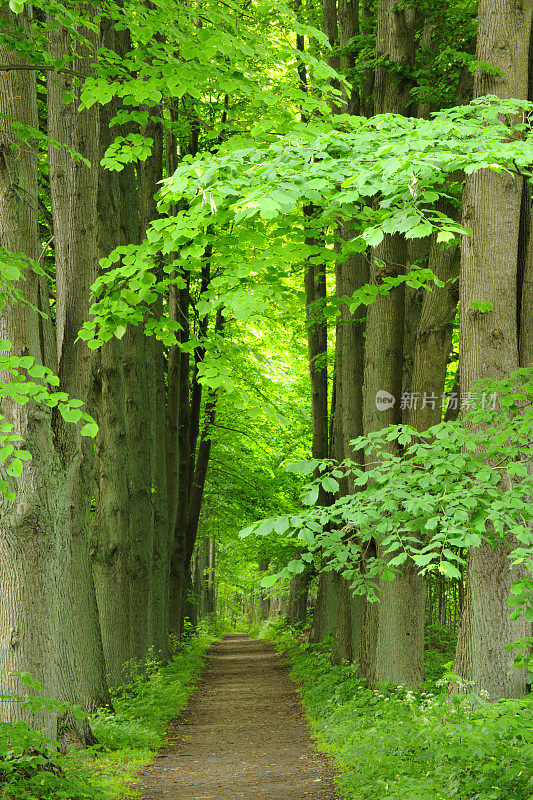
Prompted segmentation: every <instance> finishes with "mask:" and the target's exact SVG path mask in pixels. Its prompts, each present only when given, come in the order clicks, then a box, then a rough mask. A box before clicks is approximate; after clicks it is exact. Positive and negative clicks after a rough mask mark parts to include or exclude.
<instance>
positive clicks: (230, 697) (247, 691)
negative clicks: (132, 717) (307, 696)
mask: <svg viewBox="0 0 533 800" xmlns="http://www.w3.org/2000/svg"><path fill="white" fill-rule="evenodd" d="M288 673H289V669H288V667H287V665H286V664H285V662H284V661H283V659H282V658H281V657H280V656H278V655H277V654H276V652H275V650H274V647H273V645H270V644H267V643H265V642H262V641H259V640H256V639H249V638H248V637H247V636H238V635H233V636H226V637H225V638H224V639H223V640H222V641H220V642H218V643H217V644H215V645H214V646H213V647H212V648H211V650H210V652H209V654H208V660H207V667H206V670H205V672H204V675H203V678H202V680H201V682H200V684H199V686H198V688H197V689H196V691H195V692H194V693H193V695H192V696H191V698H190V702H189V706H188V709H187V710H186V711H185V712H184V713H183V714H182V715H181V716H180V717H179V719H177V720H176V721H175V722H174V723H172V725H171V727H170V732H169V737H168V748H167V749H166V750H165V751H163V752H162V753H161V755H159V756H158V757H157V758H156V759H155V761H154V762H153V764H151V765H150V766H149V767H148V768H146V769H145V770H144V771H143V773H142V774H141V776H140V782H139V784H138V788H139V790H140V794H141V797H142V798H143V800H336V797H337V795H336V793H335V789H334V783H333V774H332V771H331V768H330V766H329V764H328V760H327V758H326V756H325V755H323V754H321V753H319V752H318V751H317V749H316V746H315V744H314V742H313V740H312V738H311V734H310V732H309V728H308V726H307V723H306V721H305V718H304V716H303V711H302V707H301V702H300V699H299V697H298V694H297V693H296V690H295V685H294V683H293V682H292V681H291V679H290V678H289V674H288Z"/></svg>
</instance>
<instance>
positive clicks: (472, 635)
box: [311, 0, 533, 698]
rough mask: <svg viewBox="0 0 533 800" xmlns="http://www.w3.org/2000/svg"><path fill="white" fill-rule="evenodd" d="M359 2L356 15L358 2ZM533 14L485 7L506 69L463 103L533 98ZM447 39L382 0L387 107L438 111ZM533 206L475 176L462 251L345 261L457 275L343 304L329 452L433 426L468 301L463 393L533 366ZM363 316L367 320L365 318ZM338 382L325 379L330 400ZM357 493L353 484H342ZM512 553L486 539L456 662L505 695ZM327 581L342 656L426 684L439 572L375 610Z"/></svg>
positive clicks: (333, 33)
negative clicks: (420, 289)
mask: <svg viewBox="0 0 533 800" xmlns="http://www.w3.org/2000/svg"><path fill="white" fill-rule="evenodd" d="M341 5H342V4H340V3H339V4H338V8H335V6H336V4H335V3H329V4H328V3H326V4H325V12H326V13H325V19H326V28H325V29H326V31H327V33H328V36H329V38H330V42H332V43H335V44H338V46H339V47H340V48H341V52H342V49H343V48H346V45H347V39H346V35H347V34H346V30H345V28H346V27H347V29H348V31H350V28H353V26H354V25H355V24H356V21H357V20H356V19H354V18H353V17H352V18H351V23H349V24H348V25H347V22H346V20H347V16H346V9H344V13H343V9H342V8H341ZM446 5H448V4H439V5H438V8H435V14H436V16H438V15H439V13H443V14H446V13H447V11H449V9H448V10H447V9H445V7H444V6H446ZM346 8H347V9H348V18H349V16H350V13H351V12H352V11H353V4H349V5H348V6H347V7H346ZM335 11H336V14H335ZM531 14H532V8H531V4H529V3H523V4H520V6H519V7H518V6H516V5H513V4H511V3H507V2H498V3H493V2H480V3H479V7H478V15H477V28H476V30H475V32H474V31H473V30H472V31H471V33H472V34H474V33H475V36H472V37H471V38H470V39H469V40H467V41H465V42H464V48H465V50H466V51H467V52H469V51H470V52H475V54H476V59H477V61H478V62H482V63H490V64H491V65H492V66H493V68H494V69H491V70H488V71H487V70H484V69H478V70H477V71H476V73H475V75H474V81H473V85H472V84H471V82H470V80H469V78H468V75H469V74H468V72H466V70H465V71H463V72H462V73H460V74H459V76H458V80H457V82H456V86H455V92H456V102H457V101H458V102H462V101H463V100H464V98H465V97H468V96H469V94H470V93H472V95H471V96H473V97H479V96H481V95H489V94H490V95H498V96H499V97H502V98H507V97H516V98H525V99H527V98H528V97H529V91H530V90H529V86H530V80H531V76H530V73H529V47H530V38H531ZM438 39H440V28H439V26H438V23H437V19H436V18H435V17H434V18H433V19H427V18H426V19H425V21H422V20H421V18H420V14H417V13H416V10H415V8H414V7H410V6H409V5H407V6H406V5H405V4H404V3H398V2H395V0H390V1H389V0H383V2H379V3H378V4H377V43H378V44H377V55H378V64H377V68H376V70H375V73H374V78H373V81H374V92H373V98H374V113H386V112H393V113H402V114H418V115H420V116H424V115H426V114H427V113H428V111H429V109H430V108H431V104H430V106H429V108H428V105H426V104H425V103H424V102H420V99H421V98H419V103H418V105H417V104H416V103H415V102H414V101H415V98H416V91H413V89H414V88H416V84H414V83H413V75H414V74H415V75H416V61H417V56H416V53H417V44H418V43H422V45H423V47H426V48H428V49H429V50H432V49H436V48H438V47H439V42H438ZM474 48H475V49H474ZM391 63H393V64H395V65H396V70H395V71H393V70H391V69H390V66H391ZM336 66H337V65H336ZM398 78H399V79H398ZM448 88H450V87H449V86H448ZM351 102H352V103H353V104H354V105H355V107H356V108H357V109H361V108H362V107H364V104H365V93H364V89H363V91H361V92H359V93H356V94H355V97H354V96H353V94H352V97H351ZM366 102H368V101H367V100H366ZM413 174H414V173H413ZM452 177H453V176H452ZM415 180H416V177H415ZM412 191H416V187H412ZM446 202H447V201H446V200H445V199H443V200H441V203H443V204H444V205H443V206H441V207H442V210H444V211H445V212H447V213H449V215H450V216H451V217H454V216H457V215H458V214H459V212H458V211H457V210H456V209H450V211H447V209H446V206H445V203H446ZM530 206H531V201H530V192H529V189H528V188H527V186H526V184H525V181H524V179H523V178H522V177H521V176H520V175H512V174H508V173H504V174H499V175H498V174H496V173H494V172H491V171H490V170H481V171H479V172H475V173H474V174H473V175H472V176H471V177H468V178H467V179H466V182H465V186H464V191H463V197H462V211H461V212H460V213H461V215H462V221H463V224H464V225H465V227H468V228H470V229H471V234H470V235H469V236H463V237H462V244H461V247H460V249H459V245H456V246H452V247H450V248H446V249H444V248H442V247H439V245H438V244H437V238H436V235H434V236H433V238H430V239H421V240H420V242H417V243H416V246H415V247H411V246H409V243H408V242H407V241H406V240H405V239H404V238H403V237H401V236H398V235H393V236H389V237H385V239H384V241H383V242H382V243H381V244H380V245H379V247H377V248H376V249H375V258H374V259H372V260H371V262H370V265H368V262H367V260H366V258H365V257H364V255H361V256H356V257H354V258H352V259H351V260H349V261H347V262H344V263H342V264H340V265H338V266H337V272H336V283H337V293H338V296H339V297H342V296H344V295H350V294H352V292H353V290H354V289H357V288H359V287H360V286H361V285H362V284H364V283H365V282H366V281H368V280H369V279H370V282H371V283H374V284H378V283H379V281H380V276H382V275H383V270H384V269H385V270H386V274H391V273H392V274H398V273H403V272H407V271H408V270H409V269H410V268H411V265H412V264H414V263H416V261H417V260H420V259H424V260H425V261H426V263H427V264H428V265H429V267H430V269H431V270H432V272H433V273H434V274H435V275H437V276H438V277H439V278H441V279H442V280H443V281H444V282H445V285H444V286H442V287H441V288H435V289H434V290H433V291H431V292H425V293H424V294H423V296H422V297H420V294H419V293H417V292H416V291H413V290H409V289H405V288H404V286H403V285H400V286H398V287H397V288H394V289H393V290H392V291H391V292H390V294H388V295H387V296H385V297H379V298H378V299H377V300H376V301H375V302H374V303H373V304H371V305H370V306H369V307H368V312H367V316H366V321H365V323H364V327H363V324H361V323H359V324H353V322H354V320H353V317H351V318H350V314H349V312H348V310H347V309H345V310H344V311H341V316H340V320H339V322H338V324H337V348H338V349H337V357H336V362H335V376H334V381H335V390H334V392H335V400H334V402H335V407H334V410H333V413H332V418H333V425H332V436H331V440H330V444H329V448H330V449H329V452H328V450H327V446H326V442H327V439H326V437H325V435H324V436H323V438H322V444H321V448H320V452H319V453H317V456H318V457H320V458H324V457H326V456H327V455H330V456H332V457H333V458H336V459H338V460H342V459H343V458H346V457H348V456H349V455H350V446H349V441H350V440H351V439H354V438H355V437H357V436H359V435H361V434H364V435H367V434H369V433H371V432H373V431H376V430H379V429H381V428H383V427H385V426H387V425H390V424H399V423H402V422H404V423H407V424H409V425H411V426H413V428H415V429H417V430H420V431H424V430H426V429H427V428H429V427H430V426H431V425H434V424H436V423H437V422H439V421H440V419H441V413H442V410H441V407H440V404H439V403H438V402H427V403H426V404H425V407H424V402H423V398H424V397H428V398H440V397H441V396H442V394H443V392H444V390H445V387H446V377H447V364H448V362H449V360H450V354H451V352H452V330H453V321H454V317H455V314H456V309H457V304H458V302H459V308H460V316H459V370H458V374H457V388H459V387H460V392H461V395H462V396H463V397H465V396H468V392H470V391H471V390H472V387H473V386H474V384H475V382H476V381H477V380H479V379H485V380H486V379H501V378H506V377H508V376H509V375H510V374H511V373H512V372H513V370H516V369H517V368H518V367H519V366H524V367H525V366H531V363H532V359H533V353H532V351H531V326H532V314H531V299H532V298H531V277H530V276H531V251H530V249H529V248H528V237H529V230H530ZM341 236H342V232H341ZM457 279H459V280H458V281H457ZM457 283H459V292H458V286H457ZM480 302H481V303H489V304H490V306H488V307H489V308H490V312H489V313H486V314H483V313H479V311H477V310H476V304H478V303H480ZM356 316H357V317H358V318H359V320H360V315H359V314H357V315H356ZM363 330H364V335H363ZM313 357H314V354H311V358H313ZM311 363H312V362H311ZM446 388H451V387H446ZM380 390H385V391H386V392H388V393H389V394H390V395H392V396H394V397H395V398H396V399H397V400H399V399H400V398H401V397H402V396H405V393H408V394H409V395H410V397H412V398H419V402H418V403H415V404H414V405H412V407H406V408H405V407H404V408H402V404H401V403H400V402H396V403H395V404H394V405H393V406H392V407H390V408H388V409H385V410H380V409H379V408H378V407H377V404H376V396H377V393H378V392H379V391H380ZM324 391H325V389H324V386H323V387H322V389H321V394H322V397H324ZM452 410H453V409H450V411H452ZM314 427H315V430H324V431H326V428H325V424H324V414H323V413H322V414H321V415H320V414H318V413H315V415H314ZM360 452H361V451H360ZM353 490H354V487H353V486H352V487H349V486H348V487H344V488H343V489H342V490H341V491H344V492H346V491H353ZM376 547H377V551H378V554H383V552H384V549H385V548H383V549H381V546H380V544H379V543H378V542H377V543H376ZM508 553H509V549H508V546H507V545H506V544H503V543H502V544H501V545H500V546H498V547H497V548H496V549H492V548H491V546H490V545H488V544H483V545H482V546H480V547H476V548H472V549H471V550H469V554H468V568H467V586H466V603H465V606H464V612H463V618H462V621H461V628H460V635H459V645H458V651H457V656H456V663H455V670H456V672H457V673H458V674H460V675H461V676H462V677H463V678H465V679H469V680H473V681H474V682H475V684H476V685H477V686H478V687H479V688H483V689H485V690H487V691H488V692H489V694H490V696H491V697H492V698H495V697H503V696H520V695H521V694H522V693H523V692H524V691H525V687H526V674H525V671H524V670H521V671H518V670H515V671H512V670H511V669H510V665H511V662H512V655H509V653H508V652H507V651H506V649H505V645H506V644H508V643H509V642H512V641H514V640H516V639H518V638H520V637H524V636H526V635H527V633H528V623H527V622H526V620H525V618H523V617H522V618H520V619H519V620H516V621H514V622H511V621H510V611H509V608H508V606H507V599H508V596H509V591H510V588H511V584H512V582H513V580H516V578H517V577H518V572H517V571H516V570H511V569H510V565H509V559H508ZM385 557H387V556H385ZM389 558H390V556H389ZM321 590H322V593H323V594H324V595H325V597H324V598H322V597H321V598H320V600H319V607H318V618H317V619H316V621H315V637H317V638H320V636H321V635H323V633H324V625H323V623H322V620H321V618H320V617H321V613H322V608H324V609H325V608H326V607H327V605H328V604H329V605H331V604H332V603H339V608H340V619H338V620H337V622H336V638H337V649H338V653H339V655H340V656H341V657H347V658H348V659H350V660H351V659H354V660H358V661H359V663H360V664H362V665H364V664H365V662H366V671H367V674H368V675H369V676H370V677H372V678H374V679H377V680H387V679H392V680H393V681H394V682H397V683H404V684H406V685H416V684H417V683H419V682H420V680H421V678H422V676H423V632H424V613H425V596H426V582H425V580H424V579H423V578H422V577H421V576H420V574H419V568H418V566H417V565H416V564H415V563H414V562H410V561H408V562H406V564H405V565H404V566H403V568H402V570H401V572H400V573H399V574H398V575H397V576H396V578H395V580H393V581H391V582H388V583H385V585H384V587H383V590H382V595H381V600H380V602H379V603H378V604H376V605H375V606H369V605H368V604H367V603H365V602H364V601H361V600H360V598H355V599H354V598H352V597H351V595H350V592H349V590H348V588H347V587H346V585H345V584H344V583H343V582H342V581H340V582H336V581H335V579H334V577H331V576H327V577H326V576H324V578H322V587H321ZM325 613H327V612H325ZM354 617H355V619H354ZM329 618H330V619H331V616H329ZM363 669H365V667H364V666H363Z"/></svg>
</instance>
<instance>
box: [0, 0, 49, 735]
mask: <svg viewBox="0 0 533 800" xmlns="http://www.w3.org/2000/svg"><path fill="white" fill-rule="evenodd" d="M0 16H1V19H2V21H5V22H6V23H7V24H8V25H10V24H13V14H11V12H10V11H9V10H8V9H7V7H5V8H2V9H1V11H0ZM29 21H30V12H29V11H27V10H26V11H25V12H24V13H23V14H22V15H19V18H18V20H17V22H18V23H19V24H20V25H22V26H23V27H26V26H27V25H28V24H29ZM0 62H1V63H2V64H17V63H22V64H23V63H24V61H23V60H21V58H20V57H19V56H18V55H17V54H16V53H13V52H10V51H9V50H8V49H7V48H6V47H5V46H3V45H2V46H0ZM0 112H1V113H2V114H3V115H8V116H13V117H14V118H15V119H16V120H17V121H18V122H21V123H23V124H27V125H31V126H32V127H37V126H38V117H37V93H36V82H35V76H34V74H33V73H31V72H30V73H25V72H17V71H15V70H13V71H9V72H2V73H1V74H0ZM15 142H16V135H15V132H14V131H13V129H12V128H11V126H10V125H9V122H8V120H7V119H6V118H4V117H2V118H0V218H1V221H2V225H1V230H0V244H1V246H2V247H5V248H7V249H9V250H12V251H14V252H16V253H25V254H26V255H27V256H28V257H30V258H34V259H37V258H38V257H39V250H40V246H39V235H38V227H37V197H38V194H37V170H38V160H37V151H36V150H34V149H33V148H32V147H31V143H28V144H21V145H20V149H18V150H17V151H15V150H13V149H12V148H11V145H12V144H13V143H15ZM38 283H39V279H38V277H37V276H36V275H35V274H34V273H33V272H32V271H31V270H28V274H27V276H26V281H25V282H24V291H25V296H26V297H27V299H29V300H30V301H31V302H34V303H36V304H37V302H38ZM0 325H1V334H2V337H3V338H6V339H9V340H10V341H11V342H12V344H13V349H12V351H11V352H12V353H13V354H14V355H22V354H24V355H31V356H33V357H34V358H35V359H36V361H37V363H42V340H41V337H40V332H39V325H38V318H37V315H36V314H34V313H32V312H31V311H30V310H29V309H28V307H26V306H23V305H20V304H17V305H15V306H5V307H4V308H3V309H2V315H1V319H0ZM2 377H3V379H6V380H8V379H9V377H8V376H5V378H4V376H2ZM2 412H3V415H4V416H5V419H6V421H8V422H11V423H12V424H13V425H14V430H15V431H16V432H17V433H19V434H20V435H22V436H23V437H24V438H25V440H27V442H28V444H29V446H30V448H31V452H32V455H33V460H32V461H31V462H29V463H28V464H27V465H26V467H25V469H24V472H23V474H22V476H21V478H20V479H19V481H18V485H17V504H16V505H15V504H13V503H12V502H10V501H8V500H6V499H5V498H4V497H3V496H2V497H1V498H0V510H1V527H0V586H1V589H2V590H1V592H0V672H1V674H2V691H7V692H9V691H13V692H17V691H18V689H19V687H18V685H17V684H18V681H16V679H14V678H10V677H8V676H9V675H10V673H11V672H12V671H24V670H27V671H29V672H31V673H32V674H33V675H34V676H35V677H36V678H37V679H38V680H40V681H41V682H42V685H43V687H44V689H45V691H48V692H53V690H54V688H55V674H54V669H53V663H54V661H55V658H56V654H57V653H56V647H57V631H56V630H54V626H53V614H52V613H51V612H52V609H51V603H52V602H54V600H55V598H54V596H53V594H52V583H53V570H54V569H55V568H56V566H57V565H56V563H55V524H56V520H57V508H56V507H55V498H54V494H55V493H56V492H57V491H58V482H59V464H58V461H57V458H56V456H55V452H54V447H53V442H52V429H51V412H49V411H45V410H43V409H37V407H36V406H35V405H34V404H33V403H29V404H27V405H25V406H19V405H18V404H17V403H12V402H9V401H7V400H3V401H2ZM30 442H31V443H30ZM2 477H3V478H4V477H5V475H2ZM42 609H47V611H48V612H49V613H46V614H43V613H42ZM1 711H2V719H3V720H4V721H14V720H17V719H21V718H22V719H27V720H28V721H29V722H30V723H31V722H34V723H36V724H38V725H43V726H46V727H47V728H48V730H50V731H53V732H54V733H55V732H56V730H55V728H54V724H55V723H54V720H53V719H51V718H50V717H43V716H41V715H37V718H35V719H33V715H31V714H29V712H24V711H23V710H22V709H21V708H20V706H19V705H18V704H17V703H9V702H5V703H2V709H1Z"/></svg>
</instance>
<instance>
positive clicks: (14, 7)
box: [9, 0, 25, 14]
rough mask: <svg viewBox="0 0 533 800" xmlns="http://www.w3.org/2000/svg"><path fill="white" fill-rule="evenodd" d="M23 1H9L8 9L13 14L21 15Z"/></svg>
mask: <svg viewBox="0 0 533 800" xmlns="http://www.w3.org/2000/svg"><path fill="white" fill-rule="evenodd" d="M24 4H25V0H9V8H10V9H11V11H12V12H13V13H14V14H22V12H23V11H24Z"/></svg>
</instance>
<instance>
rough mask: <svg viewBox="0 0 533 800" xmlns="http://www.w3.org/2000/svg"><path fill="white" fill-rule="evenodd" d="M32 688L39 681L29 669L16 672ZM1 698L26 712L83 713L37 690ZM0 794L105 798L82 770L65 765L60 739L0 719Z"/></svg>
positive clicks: (16, 799)
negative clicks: (71, 769)
mask: <svg viewBox="0 0 533 800" xmlns="http://www.w3.org/2000/svg"><path fill="white" fill-rule="evenodd" d="M17 677H18V678H19V680H20V681H21V683H22V684H23V685H25V686H27V687H28V688H29V689H31V690H32V692H40V691H41V687H40V685H39V683H38V682H37V681H36V680H34V679H33V678H32V677H31V676H30V675H29V674H28V673H19V674H18V675H17ZM0 701H4V702H6V701H8V702H10V703H12V702H17V703H19V704H20V705H21V707H22V708H24V709H26V710H27V711H29V712H32V713H37V714H38V712H39V711H41V710H47V711H49V712H56V713H59V714H65V713H69V714H71V715H73V716H75V717H79V718H81V717H84V716H85V714H84V713H83V712H81V711H80V710H79V709H76V708H72V707H71V706H69V705H68V704H66V703H63V702H61V701H59V700H53V699H49V698H44V697H42V696H40V695H37V694H34V693H32V694H26V695H13V694H12V695H4V696H2V697H1V698H0ZM0 796H1V797H2V798H3V800H29V799H30V798H31V800H104V795H103V794H102V793H101V792H100V791H99V790H98V789H97V788H96V787H94V786H93V785H92V784H91V783H90V781H88V780H87V777H86V776H85V775H83V774H78V773H77V772H73V771H70V770H69V769H68V768H65V765H64V763H63V759H62V757H61V755H60V746H59V743H58V742H56V741H53V740H52V739H50V738H49V737H47V736H46V735H45V734H44V733H43V732H42V731H40V730H35V729H34V728H32V727H31V726H30V725H29V724H28V723H27V722H25V721H23V720H19V721H18V722H0Z"/></svg>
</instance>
